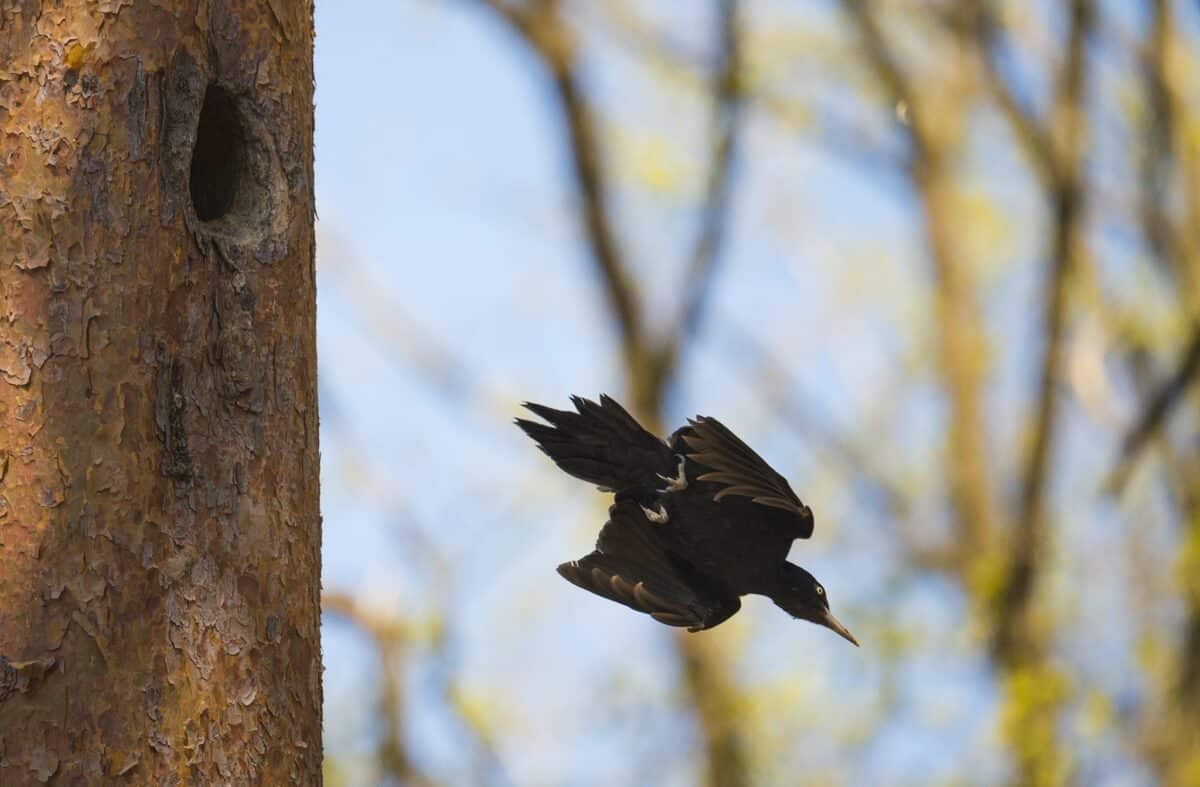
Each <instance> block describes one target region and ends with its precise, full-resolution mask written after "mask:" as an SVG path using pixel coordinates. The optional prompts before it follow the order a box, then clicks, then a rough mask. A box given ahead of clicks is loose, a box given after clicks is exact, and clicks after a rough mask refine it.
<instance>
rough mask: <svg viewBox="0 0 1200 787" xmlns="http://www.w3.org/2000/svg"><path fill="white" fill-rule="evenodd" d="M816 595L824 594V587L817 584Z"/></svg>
mask: <svg viewBox="0 0 1200 787" xmlns="http://www.w3.org/2000/svg"><path fill="white" fill-rule="evenodd" d="M817 595H818V596H823V595H825V588H823V587H821V586H820V585H817Z"/></svg>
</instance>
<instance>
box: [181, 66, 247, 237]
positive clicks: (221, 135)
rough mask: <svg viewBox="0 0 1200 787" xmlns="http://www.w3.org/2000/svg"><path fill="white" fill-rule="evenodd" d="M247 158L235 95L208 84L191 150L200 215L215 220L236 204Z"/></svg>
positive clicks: (194, 192)
mask: <svg viewBox="0 0 1200 787" xmlns="http://www.w3.org/2000/svg"><path fill="white" fill-rule="evenodd" d="M246 158H247V156H246V134H245V130H244V129H243V128H242V121H241V118H240V117H239V115H238V109H237V106H236V104H235V103H234V100H233V98H232V97H231V96H230V95H229V93H227V92H226V91H225V90H224V89H223V88H221V87H218V86H217V85H209V87H208V90H207V91H206V92H205V94H204V105H203V107H202V108H201V109H200V125H199V127H198V128H197V130H196V147H195V148H194V149H193V150H192V170H191V193H192V206H193V207H194V208H195V210H196V217H197V218H198V219H200V220H201V221H216V220H217V219H220V218H223V217H225V216H226V215H228V214H229V213H230V212H231V211H233V210H234V209H235V207H237V204H238V202H239V199H238V198H239V196H240V192H241V191H242V189H244V188H245V183H244V180H245V178H246V173H245V168H246Z"/></svg>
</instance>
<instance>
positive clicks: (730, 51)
mask: <svg viewBox="0 0 1200 787" xmlns="http://www.w3.org/2000/svg"><path fill="white" fill-rule="evenodd" d="M719 29H720V34H719V35H720V44H721V56H720V66H719V68H718V69H717V70H716V73H715V74H714V79H713V82H714V84H713V90H712V94H713V118H712V132H711V133H712V137H713V145H712V161H711V163H710V164H709V167H708V186H707V189H706V194H705V199H704V205H703V207H702V209H701V212H700V233H699V235H698V236H697V238H696V244H695V247H694V248H693V249H692V254H691V262H690V265H689V268H688V273H687V278H686V279H685V280H684V286H683V293H684V295H683V307H682V310H681V314H680V318H679V324H678V325H677V327H676V328H675V329H674V330H672V331H671V332H670V333H669V334H668V336H667V338H666V340H665V342H664V344H663V347H662V348H661V349H660V351H659V353H658V359H657V364H656V365H657V369H656V373H657V374H658V375H659V376H662V377H669V376H671V373H672V371H673V369H674V367H675V365H676V363H677V362H678V356H679V351H680V349H681V347H682V346H683V342H684V341H686V339H687V338H688V337H691V336H693V335H694V334H695V333H696V331H697V329H698V327H699V325H700V321H701V319H702V318H703V316H704V311H705V306H706V304H707V301H708V293H709V290H710V289H711V284H712V280H713V275H714V273H715V271H716V266H717V262H718V260H719V258H720V254H721V249H722V247H723V246H724V241H725V236H726V233H727V231H728V225H729V220H730V219H729V217H730V214H731V213H732V212H733V210H732V207H731V195H732V193H733V184H732V170H733V168H734V164H735V161H734V159H735V158H736V155H737V141H738V130H739V128H740V126H741V120H742V117H741V116H742V110H743V104H744V101H743V95H744V91H743V89H742V78H743V77H742V56H741V44H740V40H741V31H740V29H739V22H738V3H737V0H721V21H720V26H719Z"/></svg>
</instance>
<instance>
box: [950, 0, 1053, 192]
mask: <svg viewBox="0 0 1200 787" xmlns="http://www.w3.org/2000/svg"><path fill="white" fill-rule="evenodd" d="M970 18H971V27H972V32H973V33H974V35H975V39H976V45H977V48H978V50H979V53H980V58H979V59H980V61H981V64H982V66H983V83H984V86H985V87H986V88H987V90H988V93H989V94H990V95H991V96H992V98H993V99H994V100H995V102H996V104H997V106H999V107H1000V112H1001V114H1002V115H1004V118H1005V120H1007V121H1008V124H1009V126H1011V127H1012V130H1013V133H1014V134H1016V136H1017V140H1018V141H1019V142H1020V143H1021V147H1022V149H1023V150H1024V151H1025V153H1026V155H1028V156H1029V159H1030V161H1031V162H1032V164H1033V171H1034V174H1035V175H1037V176H1038V178H1039V180H1040V181H1041V183H1042V185H1043V186H1044V187H1047V188H1050V187H1051V186H1052V184H1053V183H1054V180H1055V166H1056V163H1057V162H1056V160H1055V154H1054V145H1053V143H1052V141H1051V139H1050V135H1049V134H1048V133H1046V131H1045V130H1044V129H1043V128H1042V127H1041V126H1040V125H1039V123H1038V121H1037V120H1036V119H1035V118H1034V117H1033V115H1032V114H1031V113H1030V112H1029V111H1027V110H1026V109H1025V108H1023V107H1022V106H1021V103H1020V102H1019V101H1018V100H1017V97H1016V93H1015V92H1014V91H1013V89H1012V87H1011V86H1009V84H1008V81H1007V80H1006V79H1005V78H1004V76H1003V74H1002V73H1001V66H1000V55H1001V50H1002V48H1003V41H1002V40H1001V39H1002V34H1001V28H1000V24H999V22H997V21H996V18H995V12H994V10H993V9H992V7H991V0H974V2H973V4H972V7H971V9H970ZM1069 58H1070V55H1069V54H1068V59H1069ZM1069 70H1070V67H1069V66H1068V71H1069Z"/></svg>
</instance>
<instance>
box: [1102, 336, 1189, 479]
mask: <svg viewBox="0 0 1200 787" xmlns="http://www.w3.org/2000/svg"><path fill="white" fill-rule="evenodd" d="M1197 372H1200V325H1195V326H1193V328H1192V335H1191V337H1190V338H1189V340H1188V345H1187V347H1186V348H1185V349H1184V351H1183V355H1182V357H1181V358H1180V359H1179V363H1178V364H1176V367H1175V371H1174V372H1172V373H1171V375H1170V376H1169V377H1167V379H1166V380H1164V381H1163V383H1162V385H1160V386H1159V387H1158V389H1157V390H1156V391H1155V392H1154V393H1153V394H1152V395H1151V396H1150V398H1149V400H1148V401H1147V402H1146V404H1145V406H1144V407H1143V408H1142V411H1141V414H1140V415H1138V417H1137V419H1136V420H1135V421H1134V423H1133V426H1132V427H1131V428H1130V429H1129V431H1128V432H1126V433H1125V437H1124V438H1123V439H1122V440H1121V456H1120V459H1119V460H1118V461H1117V466H1116V467H1115V468H1113V471H1112V473H1111V474H1110V475H1109V479H1108V481H1107V483H1106V484H1105V486H1106V488H1107V489H1109V490H1111V491H1113V492H1119V491H1120V490H1121V489H1122V488H1123V487H1124V486H1125V483H1126V482H1127V481H1128V480H1129V474H1130V472H1131V471H1132V469H1133V465H1134V464H1135V463H1136V462H1137V459H1138V457H1139V456H1140V455H1141V453H1142V451H1143V450H1144V449H1145V447H1146V446H1147V444H1149V442H1150V439H1151V438H1152V437H1153V436H1154V435H1155V434H1157V433H1158V431H1159V430H1160V429H1162V427H1163V424H1164V423H1166V421H1167V418H1168V417H1169V416H1170V414H1171V412H1172V411H1173V410H1174V409H1175V407H1176V406H1177V405H1178V404H1179V403H1180V402H1181V401H1182V400H1183V395H1184V394H1185V393H1186V392H1187V390H1188V388H1189V387H1190V386H1191V384H1192V382H1193V381H1194V380H1195V379H1196V373H1197Z"/></svg>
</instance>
